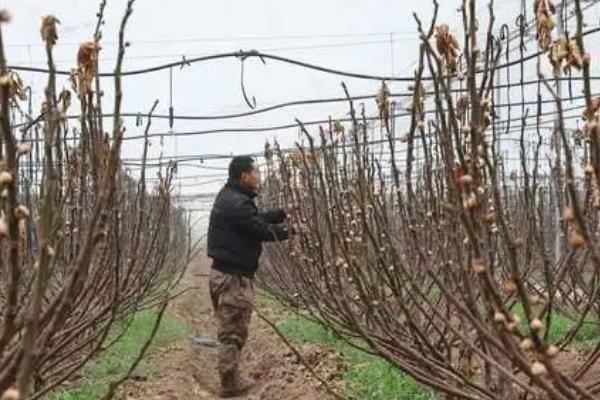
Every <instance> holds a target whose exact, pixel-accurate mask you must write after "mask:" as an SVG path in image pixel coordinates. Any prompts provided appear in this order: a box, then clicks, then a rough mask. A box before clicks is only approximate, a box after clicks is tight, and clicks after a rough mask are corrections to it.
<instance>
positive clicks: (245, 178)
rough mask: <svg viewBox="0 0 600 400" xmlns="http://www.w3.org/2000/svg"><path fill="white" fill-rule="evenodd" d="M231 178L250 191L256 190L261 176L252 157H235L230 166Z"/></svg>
mask: <svg viewBox="0 0 600 400" xmlns="http://www.w3.org/2000/svg"><path fill="white" fill-rule="evenodd" d="M229 177H230V178H231V179H233V180H234V181H236V182H237V183H238V184H240V185H241V186H242V187H244V188H246V189H250V190H256V189H257V188H258V183H259V182H260V174H259V173H258V169H257V168H256V166H255V165H254V160H253V159H252V157H247V156H238V157H234V158H233V160H231V163H230V164H229Z"/></svg>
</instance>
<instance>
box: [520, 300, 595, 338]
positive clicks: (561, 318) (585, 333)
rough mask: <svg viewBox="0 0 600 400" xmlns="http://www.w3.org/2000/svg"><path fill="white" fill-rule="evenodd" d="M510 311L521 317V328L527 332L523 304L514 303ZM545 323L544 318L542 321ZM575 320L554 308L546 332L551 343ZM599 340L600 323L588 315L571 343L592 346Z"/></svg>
mask: <svg viewBox="0 0 600 400" xmlns="http://www.w3.org/2000/svg"><path fill="white" fill-rule="evenodd" d="M512 311H513V312H514V313H515V314H517V315H518V316H519V317H520V318H521V329H522V331H523V332H529V327H528V326H527V320H526V318H525V312H524V311H523V306H522V305H521V304H520V303H517V304H515V306H514V307H513V308H512ZM543 322H544V323H546V320H545V319H544V321H543ZM576 323H577V321H575V320H573V319H572V318H569V317H567V316H566V315H565V314H563V313H561V312H559V311H556V310H554V311H553V312H552V320H551V323H550V332H549V333H548V340H549V341H550V342H551V343H556V342H558V341H559V340H561V339H563V338H564V337H565V336H566V335H567V333H569V331H570V330H571V329H573V327H574V326H575V325H576ZM599 341H600V325H599V324H598V319H597V318H595V317H594V316H593V315H588V316H587V317H586V318H585V320H584V322H583V325H582V326H581V327H580V328H579V331H577V333H576V334H575V337H574V338H573V343H574V344H576V345H578V346H581V347H592V346H595V345H596V344H597V343H598V342H599Z"/></svg>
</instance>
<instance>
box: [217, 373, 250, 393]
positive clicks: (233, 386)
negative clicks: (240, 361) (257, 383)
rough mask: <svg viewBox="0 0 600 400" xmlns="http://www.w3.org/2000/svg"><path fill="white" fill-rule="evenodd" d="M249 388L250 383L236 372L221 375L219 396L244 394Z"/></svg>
mask: <svg viewBox="0 0 600 400" xmlns="http://www.w3.org/2000/svg"><path fill="white" fill-rule="evenodd" d="M249 390H250V384H249V383H248V382H246V381H245V380H243V379H241V378H240V376H239V375H238V374H237V373H227V374H223V375H221V389H220V391H219V395H220V396H221V398H224V399H227V398H230V397H238V396H245V395H246V394H248V391H249Z"/></svg>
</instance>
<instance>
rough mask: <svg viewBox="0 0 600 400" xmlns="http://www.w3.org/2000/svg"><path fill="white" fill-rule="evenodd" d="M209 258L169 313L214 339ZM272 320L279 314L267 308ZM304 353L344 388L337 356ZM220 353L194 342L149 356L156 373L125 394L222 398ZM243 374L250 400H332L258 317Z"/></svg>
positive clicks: (310, 349) (192, 270)
mask: <svg viewBox="0 0 600 400" xmlns="http://www.w3.org/2000/svg"><path fill="white" fill-rule="evenodd" d="M209 269H210V267H209V263H208V260H206V259H204V258H200V259H198V260H196V261H194V262H192V264H191V265H190V267H189V268H188V272H187V274H186V276H185V277H184V279H183V282H182V285H183V288H186V287H195V288H196V289H194V290H189V291H187V292H185V293H184V294H183V295H181V296H180V297H178V298H177V299H176V300H174V301H173V303H172V304H171V305H170V309H169V311H168V312H169V313H171V314H172V315H176V316H178V317H180V318H183V319H185V320H186V321H187V323H188V324H189V325H190V327H191V330H192V334H194V335H199V336H204V337H211V338H214V337H215V335H216V333H215V331H216V327H215V323H214V321H213V318H212V308H211V304H210V300H209V295H208V278H207V277H206V274H208V272H209ZM261 313H262V314H263V315H267V316H268V318H269V319H271V317H273V319H276V318H277V316H276V315H273V312H272V311H270V310H268V309H264V308H263V309H261ZM299 350H300V351H301V353H303V356H304V358H305V359H306V360H309V361H308V362H310V364H311V366H313V368H314V369H315V370H316V371H317V372H318V373H319V375H320V376H325V377H327V376H332V378H331V384H332V385H335V386H339V385H341V383H340V382H338V381H337V378H334V377H333V376H335V370H336V368H337V366H336V363H337V362H336V360H335V357H334V356H333V355H332V354H328V352H326V351H325V350H323V349H321V348H318V347H316V346H314V345H300V346H299ZM216 357H217V354H216V349H214V348H209V347H200V346H196V345H192V344H191V341H190V340H189V338H186V339H185V340H183V341H181V342H179V343H173V344H171V345H170V346H169V347H168V348H162V349H157V350H155V351H154V352H153V353H152V354H150V355H149V361H150V364H152V370H154V371H156V372H155V373H153V374H151V375H150V376H148V377H145V378H144V379H143V380H137V381H134V382H130V383H128V384H126V385H125V387H124V388H123V390H122V391H121V393H120V397H121V399H124V400H138V399H144V400H183V399H186V400H193V399H203V400H209V399H219V398H220V397H219V396H218V394H217V393H218V382H219V381H218V375H217V373H216V371H215V366H216V364H217V358H216ZM242 375H243V376H244V377H246V378H247V379H248V380H250V381H252V382H254V385H253V388H252V390H251V391H250V393H249V394H248V396H246V397H238V399H247V400H280V399H288V400H316V399H323V398H327V397H328V396H327V394H326V392H325V390H324V389H323V388H322V387H320V386H319V382H317V381H316V380H315V379H314V378H313V377H312V376H311V375H310V374H309V373H308V371H307V370H306V369H305V368H304V367H303V366H301V365H300V364H298V363H297V362H296V361H295V357H294V356H293V355H292V352H291V351H290V350H289V349H288V348H287V347H286V346H285V345H284V343H283V342H282V341H281V340H280V339H279V338H278V337H277V336H276V335H275V334H274V333H273V332H272V331H271V329H270V328H269V327H268V325H267V324H266V323H264V322H263V321H260V320H259V319H258V318H257V317H256V316H253V320H252V326H251V331H250V338H249V339H248V343H247V344H246V347H245V349H244V354H243V362H242Z"/></svg>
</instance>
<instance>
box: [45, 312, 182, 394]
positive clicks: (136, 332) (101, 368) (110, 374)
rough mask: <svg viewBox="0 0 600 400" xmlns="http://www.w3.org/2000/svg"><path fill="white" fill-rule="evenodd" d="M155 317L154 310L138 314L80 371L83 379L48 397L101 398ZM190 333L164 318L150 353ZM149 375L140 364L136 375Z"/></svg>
mask: <svg viewBox="0 0 600 400" xmlns="http://www.w3.org/2000/svg"><path fill="white" fill-rule="evenodd" d="M157 316H158V314H157V313H156V312H155V311H142V312H140V313H138V314H137V315H136V316H135V317H134V319H133V321H132V322H131V325H130V327H129V329H128V330H127V332H126V333H125V334H124V335H123V336H122V337H121V338H120V339H119V341H117V342H116V343H115V344H114V345H113V346H112V347H110V348H109V349H107V350H106V351H105V352H103V353H101V354H100V356H99V357H98V358H96V359H94V360H92V361H90V363H88V364H87V365H86V366H85V367H84V369H83V378H82V379H81V380H79V381H78V382H76V383H75V384H74V385H72V386H71V387H69V388H67V389H64V390H62V391H60V392H57V393H54V394H52V395H50V396H49V397H48V398H49V399H52V400H92V399H98V398H100V396H102V395H103V394H104V392H105V390H106V389H107V387H108V384H109V383H110V382H112V381H113V380H115V379H118V378H119V377H121V376H122V375H123V374H125V373H126V372H127V370H129V368H130V366H131V364H132V363H133V361H134V360H135V358H136V357H137V355H138V354H139V352H140V350H141V348H142V346H143V344H144V343H145V342H146V340H147V339H148V338H149V337H150V334H151V333H152V329H153V327H154V324H155V322H156V318H157ZM124 325H125V323H123V324H122V325H121V326H115V327H114V328H113V330H112V331H111V332H110V335H109V338H108V339H107V342H109V343H110V342H111V341H112V340H114V339H115V338H116V337H117V336H118V335H119V334H120V333H121V331H122V329H123V327H124ZM189 332H190V327H189V326H188V325H187V323H186V322H185V321H184V320H182V319H180V318H177V317H174V316H171V315H166V314H165V315H164V317H163V319H162V321H161V326H160V328H159V330H158V332H157V333H156V336H155V337H154V341H153V343H152V345H151V347H150V351H152V349H153V348H154V349H155V348H158V347H162V346H165V345H168V344H169V343H172V342H175V341H178V340H181V339H183V338H185V337H186V336H187V334H188V333H189ZM151 372H153V370H152V368H151V366H150V365H149V364H148V363H146V362H144V361H142V362H141V363H140V365H139V366H138V368H137V370H136V373H137V374H138V375H147V374H149V373H151Z"/></svg>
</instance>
